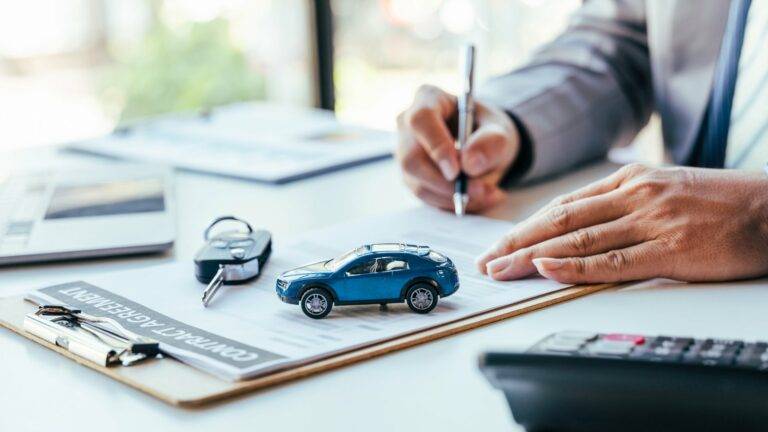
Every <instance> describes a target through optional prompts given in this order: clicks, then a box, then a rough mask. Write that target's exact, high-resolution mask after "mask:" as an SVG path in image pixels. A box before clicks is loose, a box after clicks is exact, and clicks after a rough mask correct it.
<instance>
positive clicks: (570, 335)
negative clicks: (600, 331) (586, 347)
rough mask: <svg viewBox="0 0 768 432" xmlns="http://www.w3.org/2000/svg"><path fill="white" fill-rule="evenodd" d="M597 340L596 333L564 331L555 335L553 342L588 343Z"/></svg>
mask: <svg viewBox="0 0 768 432" xmlns="http://www.w3.org/2000/svg"><path fill="white" fill-rule="evenodd" d="M595 338H597V333H592V332H582V331H564V332H560V333H557V334H555V336H554V338H553V339H554V340H557V341H575V342H589V341H591V340H594V339H595Z"/></svg>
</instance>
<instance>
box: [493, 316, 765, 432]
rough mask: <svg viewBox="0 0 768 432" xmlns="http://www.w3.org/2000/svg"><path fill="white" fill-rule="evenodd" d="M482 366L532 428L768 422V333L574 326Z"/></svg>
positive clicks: (743, 426)
mask: <svg viewBox="0 0 768 432" xmlns="http://www.w3.org/2000/svg"><path fill="white" fill-rule="evenodd" d="M480 368H481V370H482V371H483V373H484V374H485V376H486V377H487V378H488V380H489V381H490V382H491V384H493V386H494V387H496V388H498V389H500V390H502V391H503V392H504V394H505V396H506V398H507V402H508V404H509V407H510V409H511V411H512V415H513V417H514V419H515V421H516V422H518V423H519V424H521V425H522V426H524V427H525V428H526V430H527V431H529V432H543V431H550V432H559V431H585V432H586V431H768V343H765V342H744V341H740V340H729V339H694V338H690V337H673V336H645V335H634V334H623V333H609V334H600V333H592V332H583V331H566V332H561V333H555V334H552V335H549V336H547V337H546V338H544V339H543V340H541V341H540V342H538V343H537V344H535V345H534V346H533V347H531V348H530V349H528V350H527V351H521V352H487V353H484V354H482V356H481V357H480Z"/></svg>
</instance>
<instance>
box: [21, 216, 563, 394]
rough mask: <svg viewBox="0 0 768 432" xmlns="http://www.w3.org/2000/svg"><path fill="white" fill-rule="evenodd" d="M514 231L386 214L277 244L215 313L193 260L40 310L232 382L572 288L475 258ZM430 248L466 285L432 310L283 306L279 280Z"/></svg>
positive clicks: (219, 301)
mask: <svg viewBox="0 0 768 432" xmlns="http://www.w3.org/2000/svg"><path fill="white" fill-rule="evenodd" d="M510 227H511V223H509V222H504V221H498V220H493V219H489V218H485V217H480V216H466V217H464V218H457V217H456V216H454V215H453V214H450V213H447V212H442V211H439V210H434V209H431V208H416V209H412V210H407V211H402V212H396V213H390V214H384V215H380V216H376V217H371V218H365V219H360V220H357V221H352V222H344V223H342V224H339V225H336V226H332V227H329V228H324V229H321V230H318V231H314V232H310V233H307V234H303V235H300V236H298V237H297V238H295V239H291V240H289V239H285V240H283V239H280V238H276V239H275V241H274V249H273V253H272V257H271V258H270V260H269V261H268V262H267V264H266V265H265V267H264V269H263V272H262V274H261V275H260V276H259V278H258V279H257V280H256V281H254V282H252V283H248V284H245V285H231V286H224V287H223V288H222V291H221V292H219V294H218V295H217V296H216V298H215V299H214V301H213V302H212V303H211V305H210V306H209V307H208V308H204V307H203V306H202V304H201V303H200V294H201V292H202V290H203V288H204V286H203V285H202V284H200V283H199V282H197V280H196V279H195V276H194V272H193V266H192V263H191V262H190V263H176V264H165V265H159V266H155V267H151V268H145V269H141V270H135V271H126V272H119V273H111V274H105V275H102V276H99V277H94V278H92V279H88V280H85V281H74V282H68V283H63V284H59V285H54V286H50V287H47V288H42V289H39V290H36V291H33V292H31V293H29V294H28V296H27V298H28V299H29V300H31V301H34V302H36V303H38V304H40V303H45V304H66V305H68V306H70V307H73V308H77V309H82V310H83V312H85V313H90V314H93V315H101V316H109V317H111V318H113V319H115V320H117V321H118V322H120V323H121V324H122V325H123V326H125V327H126V328H127V329H129V330H131V331H133V332H135V333H138V334H141V335H143V336H147V337H151V338H153V339H156V340H157V341H158V342H160V347H161V350H163V351H164V352H165V353H167V354H169V355H171V356H173V357H175V358H176V359H178V360H180V361H182V362H185V363H188V364H190V365H192V366H194V367H197V368H199V369H201V370H204V371H207V372H209V373H212V374H214V375H217V376H219V377H222V378H224V379H227V380H242V379H247V378H252V377H256V376H259V375H262V374H266V373H269V372H272V371H275V370H278V369H285V368H289V367H292V366H295V365H298V364H303V363H307V362H311V361H313V360H316V359H320V358H325V357H329V356H333V355H334V354H338V353H341V352H345V351H350V350H354V349H356V348H360V347H364V346H369V345H373V344H376V343H377V342H381V341H384V340H388V339H392V338H396V337H398V336H403V335H406V334H411V333H414V332H418V331H420V330H424V329H428V328H431V327H434V326H437V325H440V324H445V323H449V322H452V321H456V320H459V319H462V318H466V317H469V316H473V315H477V314H481V313H483V312H485V311H488V310H491V309H496V308H499V307H503V306H507V305H510V304H512V303H516V302H519V301H522V300H525V299H528V298H531V297H534V296H539V295H542V294H546V293H548V292H551V291H555V290H558V289H561V288H564V287H565V286H566V285H562V284H559V283H557V282H553V281H549V280H546V279H543V278H530V279H524V280H520V281H514V282H496V281H493V280H491V279H490V278H488V277H487V276H484V275H482V274H481V273H480V272H479V271H478V270H477V269H476V266H475V263H474V259H475V257H476V256H477V255H478V254H479V253H481V252H482V251H483V250H485V248H486V247H488V246H489V245H490V244H492V243H493V242H494V241H495V240H497V239H498V237H499V236H501V235H502V234H504V233H505V232H506V231H507V230H509V228H510ZM383 242H390V243H391V242H406V243H411V244H421V245H428V246H430V247H431V248H432V249H433V250H436V251H438V252H441V253H443V254H445V255H447V256H448V257H449V258H450V259H451V260H453V262H454V263H455V265H456V267H457V269H458V273H459V281H460V284H461V285H460V288H459V290H458V292H456V293H455V294H453V295H451V296H449V297H446V298H441V299H440V300H439V302H438V305H437V307H436V308H435V309H434V310H433V311H432V312H430V313H429V314H425V315H421V314H416V313H413V312H411V310H410V309H409V308H408V307H407V306H406V305H405V304H391V305H389V307H388V308H386V309H385V310H380V308H379V306H378V305H371V306H339V307H335V308H333V310H332V312H331V313H330V315H328V316H327V317H326V318H324V319H320V320H314V319H310V318H308V317H306V316H305V315H304V314H303V313H302V311H301V309H300V307H299V306H298V305H292V304H286V303H283V302H281V301H280V300H279V299H278V297H277V295H276V293H275V281H276V278H277V276H278V275H279V274H280V273H282V272H284V271H286V270H290V269H292V268H294V267H297V266H300V265H303V264H306V263H310V262H317V261H320V260H323V259H330V258H333V257H336V256H338V255H341V254H342V253H344V252H346V251H348V250H351V249H354V248H356V247H358V246H360V245H363V244H369V243H383Z"/></svg>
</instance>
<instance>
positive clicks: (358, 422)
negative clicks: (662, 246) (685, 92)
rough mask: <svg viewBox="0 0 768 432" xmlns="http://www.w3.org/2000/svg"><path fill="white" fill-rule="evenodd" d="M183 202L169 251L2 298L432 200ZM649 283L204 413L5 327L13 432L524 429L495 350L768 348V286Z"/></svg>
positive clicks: (232, 195)
mask: <svg viewBox="0 0 768 432" xmlns="http://www.w3.org/2000/svg"><path fill="white" fill-rule="evenodd" d="M41 152H42V153H46V154H47V153H50V152H47V151H45V150H43V151H37V152H35V153H25V154H16V155H7V154H6V155H0V161H2V162H0V169H7V167H8V166H13V165H16V164H17V161H19V160H20V161H21V162H19V163H21V164H25V163H27V162H25V161H29V160H38V159H40V156H39V153H41ZM46 157H50V154H47V156H46ZM72 158H73V156H67V157H66V159H72ZM57 159H61V157H59V158H57ZM3 166H5V168H3ZM614 169H615V166H611V165H609V164H602V165H597V166H592V167H590V168H587V169H585V170H583V171H581V172H579V173H576V174H572V175H569V176H566V177H565V178H561V179H559V180H555V181H552V182H549V183H547V184H542V185H538V186H533V187H529V188H526V189H522V190H518V191H515V192H512V193H511V194H510V196H509V198H508V200H507V201H506V202H505V203H503V204H502V205H501V206H499V208H496V209H493V210H492V211H491V212H489V215H491V216H493V217H497V218H506V219H510V220H519V219H520V218H522V217H524V216H525V215H528V214H530V213H532V212H533V211H534V210H535V209H536V208H538V206H540V205H541V204H543V203H544V202H546V201H548V200H549V199H550V198H551V197H552V196H554V195H556V194H558V193H562V192H565V191H567V190H570V189H572V188H575V187H577V186H579V185H582V184H585V183H587V182H588V181H590V180H592V179H596V178H598V177H601V176H603V175H605V174H607V173H609V172H611V171H612V170H614ZM177 196H178V205H179V211H178V227H179V228H178V241H177V243H176V246H175V248H174V249H173V251H172V252H170V253H168V254H167V255H162V256H151V257H138V258H119V259H106V260H99V261H85V262H75V263H64V264H49V265H30V266H21V267H17V268H4V269H0V295H10V294H17V293H21V292H22V291H23V290H24V289H25V288H28V287H34V286H36V285H41V284H47V283H51V282H57V281H66V280H71V279H74V278H80V277H83V276H84V275H87V274H91V273H94V272H101V271H107V270H118V269H127V268H138V267H141V266H143V265H145V264H150V263H161V262H167V261H172V260H182V261H189V262H190V271H192V264H191V260H192V256H193V254H194V252H195V251H196V249H197V248H198V247H199V245H200V242H201V232H202V230H203V228H204V227H205V226H206V224H207V223H208V222H209V221H211V220H212V219H213V218H214V217H216V216H219V215H222V214H235V215H239V216H242V217H245V218H247V219H248V220H250V221H251V222H253V223H254V224H256V225H259V226H264V227H268V228H269V229H270V230H272V232H273V233H274V235H275V241H276V242H277V244H279V242H280V238H281V237H284V236H286V235H289V234H293V233H299V232H301V231H304V230H308V229H312V228H314V227H320V226H323V225H327V224H330V223H333V222H338V221H342V220H345V219H350V218H355V217H358V216H365V215H371V214H376V213H378V212H384V211H388V210H393V209H402V208H406V207H410V206H415V205H419V204H418V202H417V201H416V200H415V199H414V198H412V197H411V195H410V194H409V192H408V191H407V190H406V188H405V187H404V186H403V185H402V182H401V181H400V177H399V173H398V171H397V167H396V165H395V163H394V162H393V161H391V160H388V161H383V162H378V163H373V164H369V165H365V166H361V167H357V168H353V169H349V170H345V171H341V172H337V173H332V174H328V175H325V176H321V177H316V178H313V179H308V180H303V181H299V182H295V183H290V184H288V185H284V186H269V185H262V184H256V183H248V182H241V181H235V180H228V179H224V178H218V177H212V176H206V175H197V174H187V173H180V174H179V175H178V176H177ZM148 283H151V281H148ZM644 285H646V286H643V284H641V285H639V286H634V287H630V288H625V289H622V290H614V291H609V292H604V293H599V294H595V295H591V296H588V297H586V298H582V299H578V300H575V301H572V302H569V303H566V304H561V305H557V306H555V307H551V308H548V309H545V310H542V311H538V312H535V313H532V314H528V315H524V316H522V317H519V318H515V319H511V320H507V321H504V322H501V323H497V324H493V325H490V326H487V327H483V328H480V329H477V330H473V331H470V332H467V333H463V334H460V335H457V336H453V337H450V338H447V339H442V340H439V341H436V342H432V343H429V344H426V345H422V346H419V347H415V348H411V349H408V350H405V351H401V352H398V353H394V354H390V355H387V356H384V357H380V358H377V359H373V360H370V361H366V362H363V363H360V364H357V365H353V366H350V367H345V368H342V369H339V370H336V371H332V372H329V373H325V374H322V375H319V376H316V377H312V378H309V379H304V380H301V381H297V382H294V383H290V384H287V385H283V386H279V387H276V388H272V389H268V390H265V391H261V392H259V393H255V394H251V395H248V396H245V397H241V398H239V399H236V400H232V401H229V402H226V403H222V404H220V405H218V406H214V407H211V408H207V409H202V410H184V409H179V408H173V407H171V406H168V405H165V404H163V403H161V402H159V401H157V400H155V399H153V398H151V397H149V396H146V395H144V394H142V393H140V392H138V391H135V390H132V389H130V388H128V387H126V386H123V385H122V384H119V383H117V382H115V381H112V380H110V379H109V378H107V377H106V376H104V375H101V374H98V373H96V372H93V371H91V370H88V369H86V368H84V367H82V366H78V365H77V364H75V363H74V362H71V361H68V360H66V359H64V358H62V357H61V356H59V355H58V354H56V353H54V352H52V351H49V350H47V349H45V348H43V347H41V346H39V345H36V344H33V343H30V342H29V341H27V340H26V339H23V338H21V337H19V336H17V335H14V334H12V333H10V332H7V331H4V330H2V331H0V356H1V357H2V360H0V430H3V431H40V430H46V429H48V430H50V428H51V426H53V427H54V428H56V427H66V428H68V429H70V428H71V429H72V430H83V431H91V430H113V431H131V432H135V431H136V430H158V431H173V430H184V431H189V432H192V431H208V430H214V429H215V430H246V429H248V430H257V429H258V430H280V431H281V432H289V431H307V430H312V431H325V430H329V431H336V430H348V429H358V430H359V429H361V428H365V429H366V430H369V431H378V430H381V431H391V430H440V431H453V430H456V431H465V430H483V431H509V430H510V429H512V430H518V429H516V427H515V426H514V424H513V422H512V419H511V417H510V414H509V412H508V410H507V406H506V403H505V401H504V399H503V397H502V395H501V393H499V392H497V391H496V390H494V389H492V388H491V387H490V386H489V385H488V384H487V383H486V381H485V380H484V378H483V377H482V376H481V374H480V373H479V372H478V369H477V356H478V353H480V352H481V351H483V350H485V349H488V348H504V347H525V346H527V345H530V344H532V343H534V342H535V341H537V340H538V339H540V338H542V337H543V336H545V335H547V334H549V333H552V332H556V331H559V330H564V329H581V330H592V331H618V332H634V333H644V334H669V335H693V336H698V337H708V336H712V337H732V338H744V339H763V340H764V339H768V334H766V333H765V332H764V330H763V331H761V329H765V328H768V315H767V314H765V305H768V289H765V288H766V286H765V285H766V283H764V282H740V283H733V284H699V285H688V284H676V283H663V282H662V283H658V282H657V283H651V284H644ZM189 295H192V296H199V295H200V293H199V292H197V291H194V292H190V293H189ZM585 391H588V390H587V389H585Z"/></svg>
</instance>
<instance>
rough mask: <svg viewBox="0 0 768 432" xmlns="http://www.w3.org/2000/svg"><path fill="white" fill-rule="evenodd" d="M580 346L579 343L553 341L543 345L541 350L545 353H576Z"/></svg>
mask: <svg viewBox="0 0 768 432" xmlns="http://www.w3.org/2000/svg"><path fill="white" fill-rule="evenodd" d="M581 346H582V343H581V342H569V341H557V340H554V339H553V340H550V341H548V342H547V343H545V344H544V346H543V347H542V349H544V350H545V351H557V352H575V351H578V350H579V349H580V348H581Z"/></svg>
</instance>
